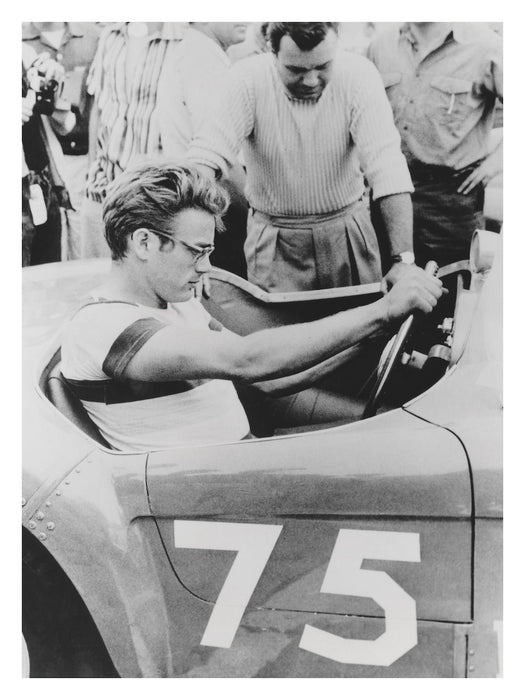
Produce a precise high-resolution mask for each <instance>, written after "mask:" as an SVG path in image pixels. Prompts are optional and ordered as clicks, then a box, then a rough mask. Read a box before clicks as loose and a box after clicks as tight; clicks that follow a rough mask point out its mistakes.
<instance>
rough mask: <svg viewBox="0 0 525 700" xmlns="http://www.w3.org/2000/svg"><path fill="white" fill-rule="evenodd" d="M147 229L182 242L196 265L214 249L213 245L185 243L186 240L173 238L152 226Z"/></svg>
mask: <svg viewBox="0 0 525 700" xmlns="http://www.w3.org/2000/svg"><path fill="white" fill-rule="evenodd" d="M148 230H149V231H152V233H156V234H157V235H158V236H164V238H169V239H170V241H173V242H174V243H182V245H183V246H184V247H185V248H187V249H188V250H189V251H191V252H192V253H193V264H194V265H197V263H199V262H200V261H201V260H204V258H207V257H209V256H210V255H211V254H212V253H213V251H214V250H215V246H214V245H205V246H197V245H192V244H191V243H186V241H183V240H182V239H180V238H175V237H174V236H171V235H170V234H169V233H164V231H157V230H155V229H153V228H150V229H148Z"/></svg>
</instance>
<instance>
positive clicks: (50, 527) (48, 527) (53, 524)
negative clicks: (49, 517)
mask: <svg viewBox="0 0 525 700" xmlns="http://www.w3.org/2000/svg"><path fill="white" fill-rule="evenodd" d="M46 527H47V529H48V530H54V529H55V523H52V522H49V523H48V524H47V525H46Z"/></svg>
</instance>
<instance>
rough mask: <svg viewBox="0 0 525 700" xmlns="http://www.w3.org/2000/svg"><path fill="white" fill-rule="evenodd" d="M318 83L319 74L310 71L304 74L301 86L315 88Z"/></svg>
mask: <svg viewBox="0 0 525 700" xmlns="http://www.w3.org/2000/svg"><path fill="white" fill-rule="evenodd" d="M318 83H319V74H318V73H317V71H315V70H310V71H308V73H305V74H304V78H303V84H304V85H305V87H317V84H318Z"/></svg>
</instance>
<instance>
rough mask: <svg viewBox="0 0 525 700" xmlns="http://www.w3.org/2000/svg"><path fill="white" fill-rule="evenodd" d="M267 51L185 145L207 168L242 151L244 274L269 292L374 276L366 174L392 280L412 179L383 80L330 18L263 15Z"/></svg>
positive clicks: (219, 169) (403, 256) (232, 81)
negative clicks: (348, 48)
mask: <svg viewBox="0 0 525 700" xmlns="http://www.w3.org/2000/svg"><path fill="white" fill-rule="evenodd" d="M268 38H269V42H270V45H271V49H272V52H271V53H268V54H262V55H260V56H254V57H253V58H250V59H246V60H244V61H240V62H239V63H238V64H236V65H235V66H233V68H232V69H231V72H230V75H229V79H228V81H227V82H226V83H225V84H224V85H223V89H222V92H221V100H220V103H219V104H218V105H217V108H216V109H215V110H214V111H213V113H211V114H209V115H208V118H207V119H206V121H205V122H204V123H203V124H202V127H201V129H200V131H199V133H198V134H197V135H196V137H195V138H194V139H193V141H192V143H191V145H190V148H189V150H188V154H187V155H188V157H189V158H190V159H191V160H192V161H193V162H195V163H196V164H197V165H198V166H199V167H201V168H202V169H203V170H204V171H205V172H207V174H214V175H215V176H216V177H222V176H224V175H225V174H227V173H228V172H229V169H230V168H231V166H232V164H233V163H234V162H235V159H236V158H237V154H238V152H239V150H240V148H241V147H242V149H243V152H244V156H245V160H246V167H247V184H246V188H245V193H246V196H247V199H248V202H249V204H250V207H251V209H250V214H249V217H248V233H247V241H246V245H245V253H246V259H247V264H248V279H249V280H250V281H251V282H253V283H255V284H257V285H259V286H260V287H262V288H263V289H266V290H268V291H290V290H306V289H320V288H327V287H339V286H345V285H349V284H364V283H368V282H375V281H379V280H380V279H381V277H382V271H381V264H380V256H379V246H378V242H377V238H376V234H375V231H374V229H373V227H372V225H371V222H370V217H369V213H368V209H367V206H366V202H365V200H364V192H365V183H364V178H363V172H364V175H365V176H366V178H367V180H368V183H369V184H370V186H371V187H372V189H373V192H374V197H375V199H376V200H377V201H378V204H379V207H380V211H381V214H382V217H383V220H384V224H385V228H386V232H387V236H388V250H389V254H390V256H391V264H392V266H391V267H390V270H389V273H388V275H387V280H388V282H389V283H392V282H394V281H395V280H396V279H398V278H399V277H400V276H401V275H402V274H403V273H404V272H405V271H406V269H407V268H408V265H409V264H411V263H412V262H413V252H412V250H413V248H412V206H411V202H410V194H409V193H410V192H411V191H412V183H411V180H410V175H409V173H408V169H407V165H406V161H405V158H404V157H403V155H402V153H401V150H400V145H399V144H400V139H399V134H398V132H397V130H396V128H395V126H394V122H393V119H392V112H391V109H390V106H389V104H388V100H387V99H386V95H385V93H384V89H383V86H382V82H381V79H380V76H379V74H378V72H377V71H376V69H375V68H374V66H373V65H372V64H371V63H370V62H369V61H368V60H367V59H365V58H363V57H360V56H356V55H351V54H348V53H344V52H342V51H340V50H339V45H338V25H337V23H333V22H307V23H304V22H289V23H285V22H279V23H275V22H272V23H270V25H269V28H268Z"/></svg>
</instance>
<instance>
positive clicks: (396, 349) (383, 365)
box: [363, 260, 439, 418]
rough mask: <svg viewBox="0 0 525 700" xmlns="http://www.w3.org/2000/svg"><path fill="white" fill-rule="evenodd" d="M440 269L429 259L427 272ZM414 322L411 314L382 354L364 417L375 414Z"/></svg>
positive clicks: (430, 272)
mask: <svg viewBox="0 0 525 700" xmlns="http://www.w3.org/2000/svg"><path fill="white" fill-rule="evenodd" d="M438 269H439V268H438V266H437V263H435V262H434V261H433V260H431V261H429V262H428V263H427V264H426V265H425V272H428V273H429V274H430V275H436V274H437V271H438ZM413 322H414V315H413V314H411V315H410V316H409V317H408V318H406V319H405V320H404V321H403V323H402V324H401V327H400V329H399V331H398V332H397V334H396V335H395V336H394V337H393V338H392V340H391V341H389V343H388V345H387V348H388V351H387V352H386V355H385V353H383V355H381V359H380V360H379V364H378V367H377V376H376V380H375V382H374V386H373V389H372V391H371V393H370V396H369V398H368V401H367V402H366V406H365V410H364V411H363V418H370V417H371V416H375V414H376V411H377V407H378V404H379V399H380V398H381V396H382V395H383V392H384V390H385V386H386V384H387V382H388V380H389V379H390V377H391V375H392V372H393V370H394V368H395V367H397V365H398V364H399V362H400V360H401V357H402V355H403V350H404V348H405V344H406V341H407V339H408V336H409V334H410V330H411V328H412V324H413Z"/></svg>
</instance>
